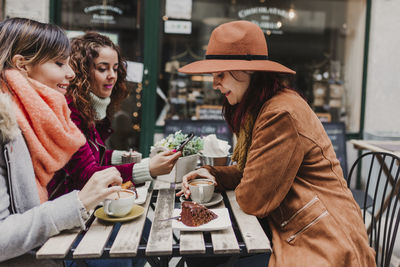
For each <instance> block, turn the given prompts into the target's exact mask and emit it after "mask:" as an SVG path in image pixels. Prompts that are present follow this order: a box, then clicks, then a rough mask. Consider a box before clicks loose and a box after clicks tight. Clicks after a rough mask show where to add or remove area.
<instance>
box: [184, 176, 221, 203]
mask: <svg viewBox="0 0 400 267" xmlns="http://www.w3.org/2000/svg"><path fill="white" fill-rule="evenodd" d="M188 183H189V190H190V198H191V199H192V200H193V201H194V202H197V203H200V204H203V203H207V202H209V201H210V200H211V198H212V197H213V194H214V189H215V184H214V181H212V180H210V179H207V178H197V179H193V180H190V181H189V182H188Z"/></svg>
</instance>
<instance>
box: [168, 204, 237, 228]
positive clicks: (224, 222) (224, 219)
mask: <svg viewBox="0 0 400 267" xmlns="http://www.w3.org/2000/svg"><path fill="white" fill-rule="evenodd" d="M211 210H212V211H213V212H214V213H215V214H217V215H218V218H216V219H214V220H212V221H210V222H208V223H206V224H203V225H200V226H187V225H184V224H183V223H182V222H181V221H178V220H173V221H172V228H173V229H176V230H180V231H216V230H222V229H226V228H228V227H229V226H231V219H230V217H229V211H228V209H227V208H222V209H211ZM180 214H181V209H174V212H173V214H172V217H175V216H179V215H180Z"/></svg>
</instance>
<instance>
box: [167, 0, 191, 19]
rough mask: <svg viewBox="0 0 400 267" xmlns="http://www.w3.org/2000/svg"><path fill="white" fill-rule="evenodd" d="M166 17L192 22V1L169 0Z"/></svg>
mask: <svg viewBox="0 0 400 267" xmlns="http://www.w3.org/2000/svg"><path fill="white" fill-rule="evenodd" d="M165 16H167V17H168V18H174V19H187V20H190V19H191V18H192V0H167V1H166V2H165Z"/></svg>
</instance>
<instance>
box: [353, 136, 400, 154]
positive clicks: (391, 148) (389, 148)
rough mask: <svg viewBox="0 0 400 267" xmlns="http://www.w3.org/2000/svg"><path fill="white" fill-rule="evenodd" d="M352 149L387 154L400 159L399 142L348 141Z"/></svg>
mask: <svg viewBox="0 0 400 267" xmlns="http://www.w3.org/2000/svg"><path fill="white" fill-rule="evenodd" d="M350 143H352V144H353V146H354V148H356V149H359V150H369V151H372V152H387V153H392V154H395V155H396V156H398V157H400V141H389V140H387V141H386V140H385V141H379V140H356V139H352V140H350Z"/></svg>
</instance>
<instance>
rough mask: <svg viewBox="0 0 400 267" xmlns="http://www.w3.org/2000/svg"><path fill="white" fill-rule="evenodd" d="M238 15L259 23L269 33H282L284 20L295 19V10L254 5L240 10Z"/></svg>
mask: <svg viewBox="0 0 400 267" xmlns="http://www.w3.org/2000/svg"><path fill="white" fill-rule="evenodd" d="M238 16H239V18H241V19H246V20H249V21H251V22H253V23H255V24H257V25H258V26H260V28H261V29H263V30H264V31H265V32H267V33H269V34H271V33H273V34H282V33H283V30H282V26H283V24H284V22H285V21H288V20H291V19H293V17H294V11H293V10H290V11H289V10H285V9H280V8H276V7H252V8H247V9H242V10H239V12H238Z"/></svg>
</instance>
